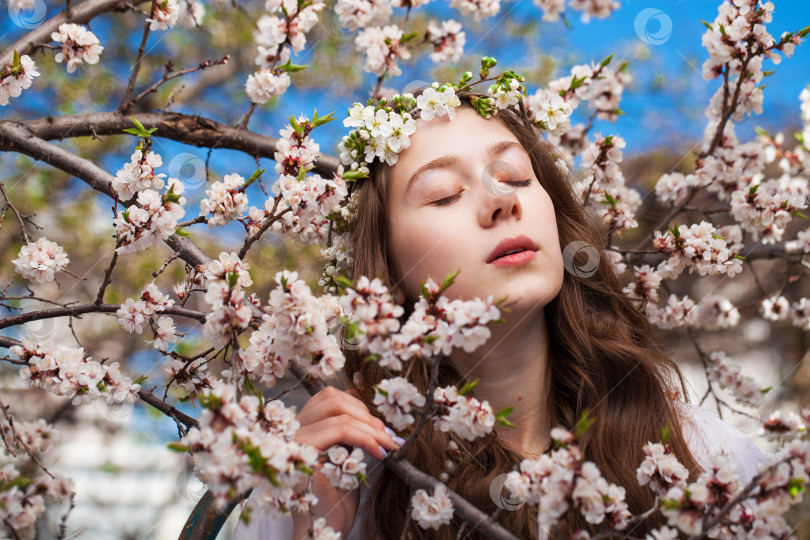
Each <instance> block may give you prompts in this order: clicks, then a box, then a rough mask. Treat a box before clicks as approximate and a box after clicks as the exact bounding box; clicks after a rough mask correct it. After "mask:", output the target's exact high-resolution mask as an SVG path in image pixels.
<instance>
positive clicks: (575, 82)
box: [568, 75, 587, 90]
mask: <svg viewBox="0 0 810 540" xmlns="http://www.w3.org/2000/svg"><path fill="white" fill-rule="evenodd" d="M585 79H587V77H586V76H585V75H583V76H582V77H577V76H576V75H574V77H573V78H572V79H571V86H569V87H568V88H569V90H573V89H575V88H579V87H580V86H582V83H584V82H585Z"/></svg>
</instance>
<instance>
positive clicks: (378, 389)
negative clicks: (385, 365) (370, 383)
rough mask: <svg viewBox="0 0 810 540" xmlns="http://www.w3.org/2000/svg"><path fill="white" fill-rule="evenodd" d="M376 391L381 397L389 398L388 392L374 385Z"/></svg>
mask: <svg viewBox="0 0 810 540" xmlns="http://www.w3.org/2000/svg"><path fill="white" fill-rule="evenodd" d="M374 389H375V390H376V391H377V392H379V393H380V394H381V395H383V396H385V397H388V392H386V391H385V390H383V389H382V388H380V387H379V386H377V385H376V384H375V385H374Z"/></svg>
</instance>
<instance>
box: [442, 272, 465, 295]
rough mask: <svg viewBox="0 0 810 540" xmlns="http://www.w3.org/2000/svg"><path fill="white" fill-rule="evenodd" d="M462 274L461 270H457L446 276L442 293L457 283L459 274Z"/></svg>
mask: <svg viewBox="0 0 810 540" xmlns="http://www.w3.org/2000/svg"><path fill="white" fill-rule="evenodd" d="M460 272H461V268H459V269H457V270H456V271H455V272H451V273H450V274H447V275H446V276H444V280H442V287H441V290H442V291H444V290H445V289H447V288H448V287H449V286H450V285H452V284H453V283H455V280H456V276H458V274H459V273H460Z"/></svg>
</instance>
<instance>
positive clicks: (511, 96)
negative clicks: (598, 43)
mask: <svg viewBox="0 0 810 540" xmlns="http://www.w3.org/2000/svg"><path fill="white" fill-rule="evenodd" d="M496 64H497V61H496V60H495V59H494V58H491V57H487V56H485V57H483V58H481V70H480V71H479V73H478V74H479V76H480V79H479V80H477V81H473V82H471V81H472V79H473V74H472V73H471V72H469V71H467V72H465V73H464V74H463V75H462V76H461V79H460V80H459V82H457V83H453V82H448V83H444V84H439V83H438V82H433V83H431V84H430V86H429V87H427V88H426V89H425V90H424V91H423V92H422V93H421V94H420V95H419V96H418V97H416V98H414V96H413V94H411V93H403V94H402V95H400V94H395V95H394V96H393V97H392V98H391V105H389V104H388V100H386V99H385V98H380V99H379V100H375V99H374V98H370V99H369V100H368V102H367V103H366V105H365V106H364V105H363V104H362V103H355V104H354V105H353V106H352V107H351V108H350V109H349V110H348V114H347V117H346V118H345V119H344V120H343V125H344V126H345V127H350V128H353V129H352V131H351V132H350V133H349V134H348V135H346V136H344V137H343V138H342V140H341V141H340V143H339V144H338V150H339V152H340V161H341V163H342V164H343V165H342V166H341V167H340V168H339V170H338V174H340V175H341V176H342V178H343V179H344V180H346V181H347V182H351V185H350V187H349V197H348V202H347V203H346V205H344V206H342V207H340V208H339V209H338V211H337V212H335V213H334V215H332V216H330V218H331V219H332V223H330V229H329V238H328V241H327V248H326V249H324V250H323V254H324V255H325V256H326V257H327V258H328V259H329V260H330V261H331V262H330V263H329V264H328V265H327V266H326V267H325V268H324V272H323V275H322V277H321V280H320V281H319V284H320V285H322V286H324V287H326V290H327V291H328V292H331V293H336V292H337V290H338V283H337V282H336V281H335V279H334V276H335V275H336V274H337V273H342V274H344V275H349V276H351V275H352V274H353V272H352V263H353V261H352V259H351V251H352V250H351V240H350V238H349V234H348V233H347V232H343V233H341V234H337V235H335V238H334V242H333V229H332V225H333V224H335V225H336V226H337V227H345V226H346V225H348V224H349V223H351V222H352V221H353V219H354V217H355V216H356V209H357V196H356V193H355V191H356V189H354V188H355V184H356V183H357V181H359V180H362V179H363V178H367V177H368V175H369V165H370V164H371V163H373V162H374V160H375V159H378V160H379V161H380V162H383V161H384V162H385V163H387V164H388V165H393V164H395V163H396V162H397V159H398V157H399V152H401V151H402V150H405V149H406V148H408V147H409V146H410V145H411V142H410V136H411V135H413V134H414V132H415V131H416V119H417V118H421V119H423V120H427V121H430V120H432V119H434V118H436V117H441V116H445V115H446V116H447V117H448V118H449V119H451V120H452V119H453V118H455V115H456V109H457V108H458V107H459V106H461V100H460V99H459V96H458V95H457V94H456V93H457V92H464V93H465V94H467V95H469V96H470V102H471V104H472V106H473V108H474V109H475V111H476V112H477V113H478V114H479V115H481V117H483V118H490V117H491V116H492V115H494V114H497V112H498V111H499V110H501V109H506V108H507V107H511V106H516V108H517V109H518V110H519V111H520V114H521V116H522V118H523V119H524V121H526V122H529V120H528V116H527V114H526V109H525V106H524V104H523V100H522V99H521V94H523V93H525V92H526V87H525V86H524V85H523V84H522V83H523V81H524V80H525V79H524V78H523V77H522V76H520V75H518V74H517V73H515V72H514V71H505V72H503V73H501V74H500V75H497V76H494V77H490V76H489V70H490V69H491V68H493V67H494V66H495V65H496ZM488 81H493V82H492V84H491V85H490V86H489V87H488V88H487V93H486V94H481V93H474V92H471V91H469V89H470V88H471V87H472V86H473V85H476V84H480V83H483V82H488ZM344 167H347V168H348V169H345V170H344Z"/></svg>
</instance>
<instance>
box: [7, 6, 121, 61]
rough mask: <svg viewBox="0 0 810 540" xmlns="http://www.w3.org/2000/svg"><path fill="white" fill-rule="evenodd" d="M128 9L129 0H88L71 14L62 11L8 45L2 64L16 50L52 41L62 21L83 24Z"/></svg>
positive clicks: (29, 51)
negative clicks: (52, 36)
mask: <svg viewBox="0 0 810 540" xmlns="http://www.w3.org/2000/svg"><path fill="white" fill-rule="evenodd" d="M127 9H128V2H127V0H86V1H85V2H82V3H81V4H79V5H78V6H73V7H72V9H71V10H70V11H71V13H70V16H68V15H67V14H66V13H65V11H64V10H63V11H60V12H59V14H58V15H56V16H55V17H53V18H51V19H48V20H47V21H45V23H44V24H42V26H40V27H38V28H36V29H34V30H32V31H30V32H28V33H27V34H25V35H24V36H23V37H21V38H20V39H18V40H17V41H15V42H14V43H12V44H11V46H9V47H7V48H6V49H5V50H4V51H3V53H2V55H0V66H5V65H6V64H7V63H9V62H11V58H12V55H13V54H14V50H17V52H19V53H20V56H22V55H23V54H30V53H31V52H33V51H34V50H35V49H36V48H37V47H38V46H40V45H44V44H46V43H50V42H51V41H53V40H52V39H51V33H52V32H56V30H57V29H58V28H59V25H60V24H62V23H67V22H72V23H76V24H83V23H86V22H87V21H89V20H90V19H92V18H93V17H95V16H96V15H100V14H102V13H105V12H107V11H126V10H127Z"/></svg>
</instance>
